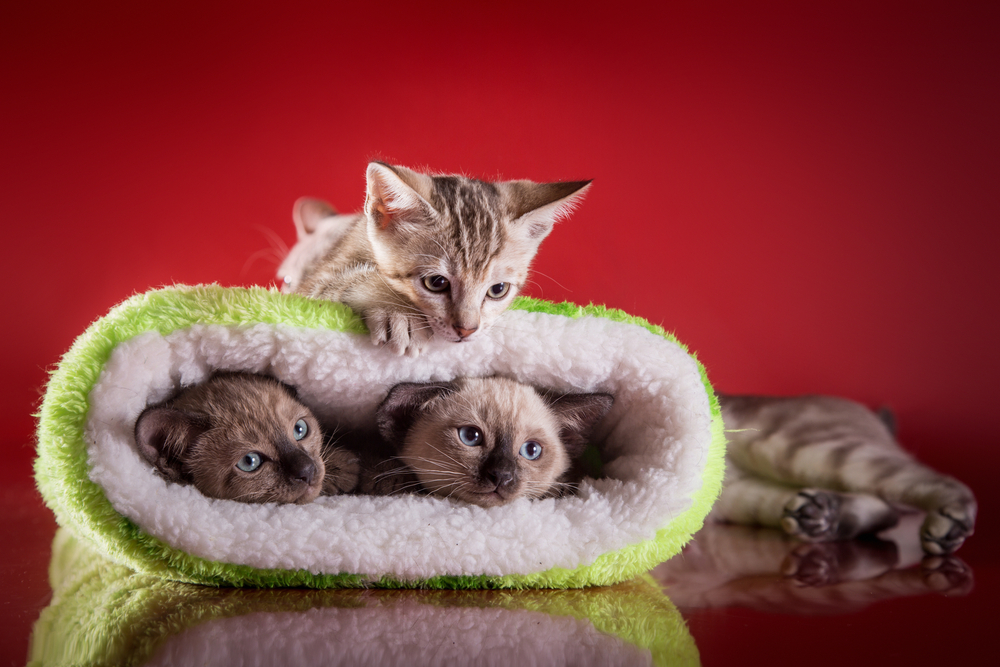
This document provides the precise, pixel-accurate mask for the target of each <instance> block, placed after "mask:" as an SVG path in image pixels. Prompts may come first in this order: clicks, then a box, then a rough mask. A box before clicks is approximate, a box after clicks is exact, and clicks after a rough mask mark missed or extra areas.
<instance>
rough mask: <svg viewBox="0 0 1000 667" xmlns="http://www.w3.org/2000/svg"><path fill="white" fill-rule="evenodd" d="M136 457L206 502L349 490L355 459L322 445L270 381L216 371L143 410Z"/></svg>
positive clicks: (288, 394) (291, 400)
mask: <svg viewBox="0 0 1000 667" xmlns="http://www.w3.org/2000/svg"><path fill="white" fill-rule="evenodd" d="M135 441H136V445H137V447H138V450H139V454H140V455H141V456H142V457H143V459H145V460H146V461H147V462H148V463H149V464H151V465H152V466H153V467H154V469H155V470H156V472H157V473H158V474H159V475H160V476H161V477H163V478H164V479H166V480H168V481H171V482H176V483H178V484H191V485H193V486H194V487H195V488H197V489H198V490H199V491H201V493H202V494H204V495H206V496H208V497H210V498H222V499H226V500H238V501H241V502H248V503H265V502H276V503H298V504H302V503H308V502H312V501H313V500H315V499H316V497H317V496H319V495H320V494H324V495H336V494H338V493H346V492H348V491H351V490H353V489H354V487H355V485H356V484H357V479H358V461H357V457H355V456H354V455H353V454H351V453H350V452H348V451H347V450H345V449H342V448H339V447H334V446H332V445H331V444H329V443H327V442H325V441H324V437H323V433H322V431H321V430H320V425H319V422H318V421H317V420H316V417H315V416H313V413H312V411H310V410H309V408H307V407H306V406H305V405H303V404H302V403H301V402H299V400H298V399H297V398H296V396H295V392H294V390H292V389H291V388H290V387H288V386H287V385H284V384H282V383H280V382H278V381H277V380H275V379H274V378H270V377H265V376H261V375H254V374H251V373H218V374H216V375H214V376H212V377H211V378H209V379H208V380H207V381H205V382H203V383H200V384H197V385H193V386H191V387H188V388H186V389H184V390H183V391H181V393H179V394H178V395H177V396H175V397H174V398H172V399H170V400H169V401H166V402H165V403H161V404H159V405H155V406H151V407H149V408H146V410H144V411H143V413H142V414H141V415H139V419H138V420H137V421H136V425H135Z"/></svg>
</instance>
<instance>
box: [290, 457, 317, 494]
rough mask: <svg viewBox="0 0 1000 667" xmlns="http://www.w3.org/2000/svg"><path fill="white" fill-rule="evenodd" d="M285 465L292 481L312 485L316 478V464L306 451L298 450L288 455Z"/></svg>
mask: <svg viewBox="0 0 1000 667" xmlns="http://www.w3.org/2000/svg"><path fill="white" fill-rule="evenodd" d="M285 465H286V466H287V468H286V469H287V470H288V479H289V480H291V481H292V482H302V483H303V484H305V485H306V486H311V485H312V483H313V480H314V479H316V464H315V463H313V460H312V458H310V456H309V455H308V454H306V453H305V452H301V451H298V452H295V453H294V454H292V455H291V456H289V457H287V459H286V463H285Z"/></svg>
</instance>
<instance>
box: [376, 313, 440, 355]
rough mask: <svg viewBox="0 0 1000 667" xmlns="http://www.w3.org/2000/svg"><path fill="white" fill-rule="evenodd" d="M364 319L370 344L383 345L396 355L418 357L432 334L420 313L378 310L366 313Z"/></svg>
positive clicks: (425, 319)
mask: <svg viewBox="0 0 1000 667" xmlns="http://www.w3.org/2000/svg"><path fill="white" fill-rule="evenodd" d="M364 319H365V324H367V325H368V330H369V331H371V336H372V342H373V343H375V345H378V346H383V345H384V346H385V347H387V348H389V349H390V350H391V351H392V352H393V353H394V354H397V355H402V354H406V355H408V356H411V357H415V356H417V355H419V354H420V352H421V350H423V349H424V347H426V346H427V343H428V341H430V339H431V336H432V335H433V333H434V332H433V330H432V329H431V326H430V324H428V323H427V318H425V317H424V315H423V314H422V313H416V314H414V313H406V312H401V311H399V310H392V309H388V308H379V309H375V310H370V311H368V312H367V313H366V314H365V318H364Z"/></svg>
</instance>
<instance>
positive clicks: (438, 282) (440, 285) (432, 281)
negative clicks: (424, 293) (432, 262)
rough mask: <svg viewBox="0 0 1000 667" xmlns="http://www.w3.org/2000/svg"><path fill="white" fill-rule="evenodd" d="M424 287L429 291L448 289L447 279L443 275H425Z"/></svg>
mask: <svg viewBox="0 0 1000 667" xmlns="http://www.w3.org/2000/svg"><path fill="white" fill-rule="evenodd" d="M424 287H426V288H427V289H428V290H430V291H431V292H443V291H445V290H446V289H448V279H447V278H445V277H444V276H426V277H425V278H424Z"/></svg>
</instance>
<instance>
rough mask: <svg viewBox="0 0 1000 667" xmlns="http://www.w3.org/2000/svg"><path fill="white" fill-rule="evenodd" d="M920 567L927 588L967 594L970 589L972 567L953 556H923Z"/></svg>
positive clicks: (939, 591) (952, 593) (951, 593)
mask: <svg viewBox="0 0 1000 667" xmlns="http://www.w3.org/2000/svg"><path fill="white" fill-rule="evenodd" d="M920 567H921V569H922V570H923V575H924V581H925V582H926V583H927V586H928V588H931V589H933V590H935V591H937V592H938V593H946V594H948V595H967V594H968V593H969V592H971V591H972V569H971V568H969V566H968V565H966V564H965V563H963V562H962V561H960V560H959V559H958V558H955V557H953V556H943V557H941V556H934V557H930V558H925V559H924V560H923V561H922V562H921V563H920Z"/></svg>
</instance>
